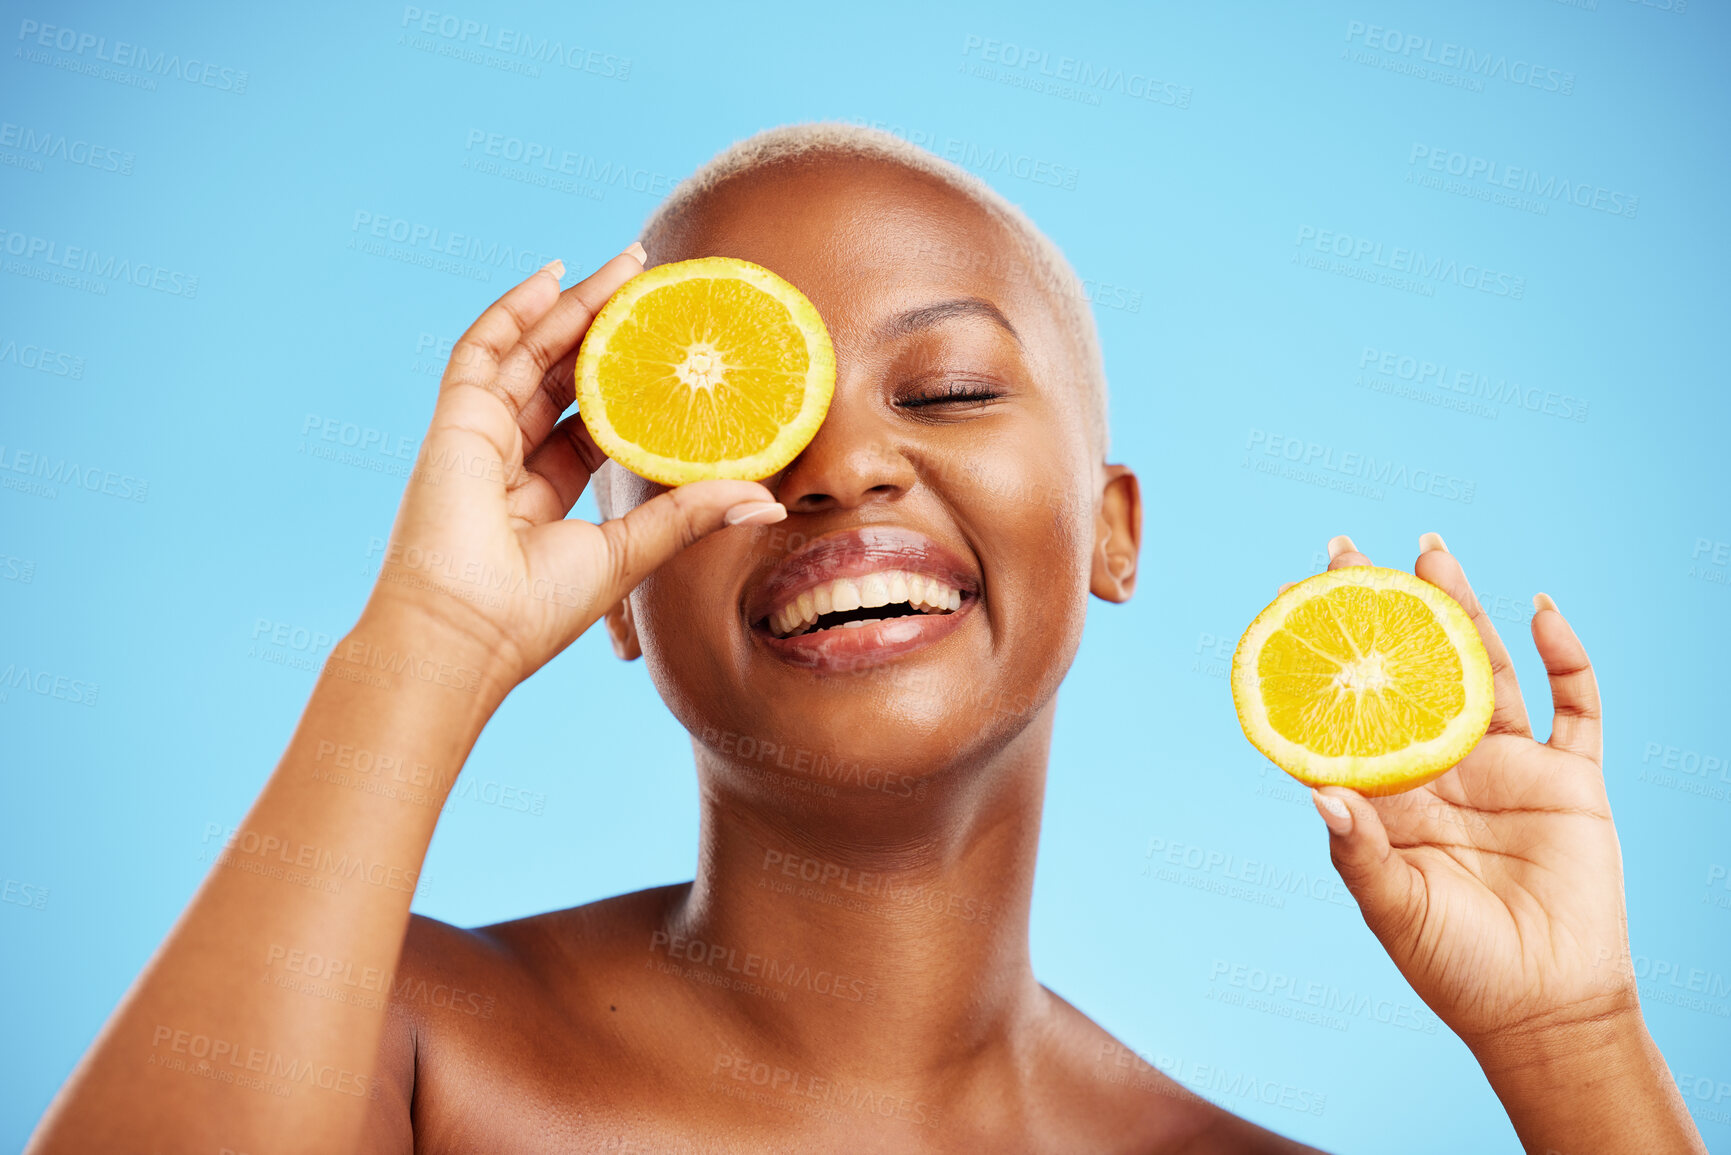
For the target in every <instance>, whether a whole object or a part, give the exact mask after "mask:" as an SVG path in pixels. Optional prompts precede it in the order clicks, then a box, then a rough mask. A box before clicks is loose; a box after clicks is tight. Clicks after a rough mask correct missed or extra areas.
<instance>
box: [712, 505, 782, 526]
mask: <svg viewBox="0 0 1731 1155" xmlns="http://www.w3.org/2000/svg"><path fill="white" fill-rule="evenodd" d="M786 516H787V507H786V506H785V505H783V504H781V502H779V501H742V502H740V503H739V504H738V505H736V506H733V507H732V508H731V509H729V510H728V511H727V512H726V513H725V514H723V515H722V518H721V520H722V521H725V522H726V523H727V524H728V525H769V524H771V523H773V522H777V521H780V520H781V519H782V518H784V517H786Z"/></svg>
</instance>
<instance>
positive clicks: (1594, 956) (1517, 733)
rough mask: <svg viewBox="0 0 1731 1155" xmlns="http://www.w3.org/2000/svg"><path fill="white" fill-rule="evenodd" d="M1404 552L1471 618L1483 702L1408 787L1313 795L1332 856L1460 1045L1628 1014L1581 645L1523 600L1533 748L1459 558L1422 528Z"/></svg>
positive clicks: (1590, 683)
mask: <svg viewBox="0 0 1731 1155" xmlns="http://www.w3.org/2000/svg"><path fill="white" fill-rule="evenodd" d="M1419 545H1420V548H1421V550H1422V552H1421V553H1420V554H1419V557H1418V561H1417V563H1416V564H1415V565H1414V566H1413V572H1414V573H1415V574H1417V575H1418V576H1419V577H1421V578H1423V579H1424V580H1426V581H1428V582H1430V583H1431V584H1432V585H1434V586H1438V587H1440V588H1441V589H1443V590H1444V591H1445V592H1447V593H1448V594H1449V595H1450V596H1452V597H1453V598H1454V599H1455V600H1456V601H1457V602H1459V603H1460V604H1461V606H1462V608H1463V609H1465V610H1466V612H1467V615H1468V616H1469V617H1470V618H1471V619H1472V622H1473V624H1474V625H1475V626H1476V627H1477V628H1478V631H1479V637H1480V639H1482V640H1483V642H1484V646H1485V651H1486V653H1487V654H1489V656H1490V660H1491V670H1492V673H1493V676H1494V681H1495V686H1496V706H1495V711H1494V712H1493V714H1492V715H1491V723H1490V729H1489V731H1488V732H1487V733H1486V734H1485V736H1484V738H1483V739H1481V740H1480V741H1479V743H1478V745H1476V746H1474V747H1473V749H1472V752H1471V753H1469V754H1468V755H1467V756H1466V758H1464V759H1463V760H1462V761H1461V762H1460V763H1459V764H1458V765H1456V766H1455V767H1454V768H1453V769H1451V770H1450V771H1449V772H1448V773H1446V774H1444V775H1442V776H1441V777H1440V778H1436V779H1433V780H1432V781H1431V782H1429V783H1427V784H1425V785H1424V786H1421V787H1418V788H1417V789H1414V790H1410V791H1407V792H1406V793H1404V794H1394V795H1389V796H1385V797H1377V798H1366V797H1363V796H1361V795H1359V794H1358V793H1356V792H1355V791H1352V790H1349V789H1346V788H1343V787H1338V786H1330V787H1325V788H1323V789H1322V790H1321V791H1319V792H1317V793H1318V794H1319V797H1318V799H1317V808H1318V810H1319V811H1320V812H1321V813H1322V816H1323V820H1324V821H1325V822H1327V823H1328V826H1329V830H1330V833H1331V839H1330V842H1331V852H1332V854H1333V857H1334V863H1335V866H1336V867H1337V868H1338V869H1339V871H1340V875H1341V878H1342V879H1343V880H1344V881H1345V883H1346V885H1347V887H1348V889H1350V890H1351V891H1352V894H1353V897H1354V898H1355V899H1357V901H1358V905H1359V909H1360V910H1361V911H1362V912H1363V914H1364V920H1365V922H1366V924H1367V925H1369V927H1370V929H1371V931H1372V932H1373V933H1375V935H1376V937H1377V938H1378V939H1380V940H1382V945H1383V946H1384V947H1385V948H1386V949H1387V950H1388V953H1389V956H1390V957H1391V958H1393V959H1394V962H1395V965H1396V966H1397V967H1399V968H1400V971H1401V973H1402V974H1403V975H1405V976H1406V979H1407V981H1408V982H1409V983H1411V984H1412V987H1413V990H1414V991H1416V992H1417V993H1418V995H1419V996H1420V997H1421V998H1423V999H1424V1001H1425V1002H1426V1003H1427V1004H1428V1005H1429V1006H1430V1008H1431V1009H1432V1010H1434V1011H1435V1012H1436V1013H1437V1015H1438V1016H1439V1017H1441V1018H1442V1020H1443V1021H1444V1022H1446V1023H1447V1024H1448V1025H1449V1026H1450V1027H1451V1028H1453V1029H1454V1031H1455V1033H1456V1034H1458V1035H1460V1036H1461V1038H1462V1040H1463V1041H1465V1042H1466V1043H1467V1045H1468V1046H1469V1047H1471V1048H1472V1049H1473V1051H1474V1052H1475V1054H1477V1053H1479V1052H1480V1050H1481V1048H1495V1047H1496V1046H1497V1045H1498V1043H1499V1040H1502V1039H1522V1040H1530V1039H1531V1037H1532V1036H1533V1034H1534V1032H1540V1033H1544V1032H1547V1031H1549V1030H1550V1029H1552V1028H1557V1029H1560V1030H1566V1029H1567V1028H1568V1027H1570V1026H1572V1025H1574V1024H1578V1023H1584V1022H1603V1021H1605V1020H1606V1019H1607V1018H1609V1017H1619V1016H1624V1015H1632V1016H1634V1017H1635V1018H1636V1019H1638V1018H1639V1014H1640V1010H1639V1003H1638V1001H1637V998H1636V994H1635V987H1634V977H1633V968H1632V966H1631V965H1630V960H1629V932H1628V920H1627V917H1626V915H1625V913H1624V905H1623V868H1622V856H1621V853H1620V851H1619V849H1618V846H1617V832H1616V830H1615V828H1614V827H1613V826H1612V824H1611V807H1610V803H1609V801H1608V799H1607V798H1606V796H1605V780H1604V774H1603V772H1602V770H1601V767H1600V763H1601V758H1602V746H1601V743H1600V734H1599V689H1598V684H1597V682H1596V681H1595V679H1594V677H1593V668H1592V665H1591V663H1590V662H1589V661H1588V660H1587V652H1586V650H1585V649H1584V648H1582V646H1581V642H1580V640H1579V639H1578V638H1576V637H1575V632H1574V630H1572V629H1570V628H1569V623H1568V622H1567V621H1565V620H1564V618H1563V615H1562V614H1561V613H1560V612H1558V610H1557V608H1556V605H1555V603H1554V602H1552V601H1551V599H1550V598H1549V597H1547V596H1545V595H1543V594H1540V595H1538V596H1537V597H1535V598H1534V605H1535V613H1534V614H1533V619H1532V631H1533V642H1534V644H1535V645H1536V646H1537V647H1538V651H1539V657H1540V659H1541V660H1543V662H1544V664H1545V671H1546V673H1547V674H1548V675H1549V676H1550V683H1551V705H1552V715H1553V716H1552V721H1551V736H1550V739H1549V741H1546V742H1539V741H1537V740H1536V739H1534V737H1533V731H1532V727H1531V726H1530V725H1529V724H1528V722H1527V709H1526V705H1525V704H1524V703H1523V702H1522V700H1521V688H1520V685H1519V684H1518V683H1517V682H1516V680H1515V671H1514V667H1513V666H1512V665H1511V664H1510V662H1509V653H1508V650H1507V649H1506V648H1505V647H1504V646H1503V643H1502V640H1501V639H1500V638H1498V637H1497V631H1496V629H1495V628H1494V627H1493V626H1492V625H1491V621H1490V618H1489V617H1487V616H1486V614H1485V611H1484V607H1482V606H1481V605H1480V604H1479V601H1478V598H1477V597H1475V596H1474V594H1473V591H1472V587H1471V586H1470V585H1468V584H1467V579H1466V574H1465V573H1463V572H1462V570H1461V567H1460V563H1459V562H1458V561H1456V560H1455V558H1454V555H1453V554H1451V553H1449V552H1448V549H1447V547H1446V546H1444V544H1443V541H1442V538H1440V537H1438V536H1437V535H1436V534H1434V533H1427V534H1425V535H1424V536H1423V537H1422V538H1420V539H1419ZM1329 553H1330V555H1331V560H1330V562H1329V566H1328V568H1329V569H1331V570H1332V569H1339V568H1341V567H1343V566H1355V565H1370V564H1371V562H1370V560H1369V559H1368V558H1366V557H1365V556H1364V555H1363V554H1361V553H1359V552H1357V550H1356V549H1355V548H1354V546H1353V544H1352V541H1351V539H1349V538H1345V537H1337V538H1335V539H1334V541H1332V542H1330V543H1329ZM1340 806H1344V811H1343V812H1340V813H1331V812H1330V811H1331V810H1334V809H1335V808H1336V807H1340Z"/></svg>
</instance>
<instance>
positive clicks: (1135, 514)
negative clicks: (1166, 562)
mask: <svg viewBox="0 0 1731 1155" xmlns="http://www.w3.org/2000/svg"><path fill="white" fill-rule="evenodd" d="M1105 478H1106V481H1105V486H1104V488H1102V490H1101V492H1100V513H1099V516H1098V517H1096V518H1095V521H1094V563H1093V569H1092V572H1091V573H1090V574H1089V579H1088V589H1089V591H1090V592H1091V593H1093V594H1094V596H1095V597H1098V598H1103V599H1104V600H1106V601H1109V602H1127V601H1129V600H1130V595H1131V594H1132V593H1134V592H1135V590H1136V562H1137V558H1138V556H1139V555H1140V553H1141V551H1142V487H1141V485H1140V483H1138V482H1137V480H1136V475H1135V474H1134V473H1132V472H1131V471H1130V467H1129V466H1126V465H1108V466H1106V471H1105Z"/></svg>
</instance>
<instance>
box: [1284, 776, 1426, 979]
mask: <svg viewBox="0 0 1731 1155" xmlns="http://www.w3.org/2000/svg"><path fill="white" fill-rule="evenodd" d="M1310 798H1311V801H1312V802H1314V803H1315V804H1316V812H1317V813H1318V814H1320V815H1322V821H1323V822H1324V823H1325V824H1327V826H1328V852H1329V856H1330V857H1331V858H1333V859H1334V868H1335V870H1337V871H1339V872H1340V880H1341V881H1342V882H1344V883H1346V888H1347V889H1348V890H1350V891H1351V892H1352V897H1353V898H1354V899H1355V900H1357V902H1358V909H1359V911H1360V913H1362V914H1363V915H1364V921H1365V925H1366V926H1368V927H1370V929H1371V933H1373V934H1375V935H1376V937H1377V938H1378V939H1380V940H1381V941H1382V944H1383V946H1384V947H1387V948H1388V949H1389V952H1390V953H1391V954H1393V953H1394V946H1395V944H1394V942H1393V941H1391V938H1399V937H1401V936H1402V934H1403V933H1404V932H1405V931H1406V930H1407V929H1408V928H1410V927H1412V926H1414V925H1415V920H1414V919H1413V917H1412V916H1413V912H1414V910H1415V903H1416V902H1417V901H1419V900H1420V899H1421V896H1422V894H1423V890H1422V880H1421V879H1420V878H1419V876H1418V872H1417V871H1416V870H1414V869H1413V867H1412V866H1411V865H1409V864H1408V863H1407V861H1406V859H1405V858H1404V857H1402V856H1401V855H1400V854H1398V853H1396V851H1395V849H1394V848H1393V847H1392V846H1390V845H1389V841H1388V831H1387V830H1386V829H1384V828H1383V825H1382V816H1381V815H1379V814H1378V813H1377V812H1376V808H1375V807H1374V806H1372V805H1371V804H1370V803H1369V802H1368V801H1367V800H1366V799H1365V797H1364V796H1363V795H1362V794H1360V793H1358V792H1357V791H1356V790H1348V789H1347V788H1346V787H1344V786H1325V787H1323V788H1322V789H1320V790H1315V789H1313V790H1311V792H1310ZM1396 957H1399V956H1396Z"/></svg>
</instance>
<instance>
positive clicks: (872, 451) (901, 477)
mask: <svg viewBox="0 0 1731 1155" xmlns="http://www.w3.org/2000/svg"><path fill="white" fill-rule="evenodd" d="M868 390H869V387H868V386H866V385H865V384H864V383H863V382H861V383H858V385H857V387H855V388H850V389H848V390H847V391H846V395H844V391H843V388H842V383H841V382H839V381H838V382H837V383H836V390H835V396H834V398H833V399H832V400H831V402H830V407H829V413H828V414H827V415H826V416H825V417H824V421H823V424H822V425H820V426H819V427H818V431H817V436H816V437H814V438H812V440H811V444H809V445H807V446H806V447H805V449H804V450H803V451H802V452H801V453H800V455H799V456H798V457H796V458H794V459H793V461H792V463H791V464H789V465H788V467H787V468H786V469H785V470H783V471H782V474H781V477H780V479H779V480H777V481H774V482H772V483H771V484H770V485H769V488H770V489H771V490H773V491H774V493H775V495H776V499H777V500H778V501H780V502H781V503H782V504H783V505H785V506H786V507H787V508H788V511H789V512H790V513H822V512H825V511H828V510H835V509H855V508H858V507H860V506H862V505H866V504H869V503H871V502H875V501H894V500H896V499H897V498H899V497H901V496H902V495H903V494H904V493H906V492H907V491H908V490H909V489H911V488H913V485H914V482H915V481H916V480H917V477H918V474H917V473H916V471H915V469H914V466H913V463H912V462H910V461H909V460H908V459H907V458H906V457H905V456H904V455H903V454H902V452H901V449H900V447H899V446H898V444H897V438H896V436H895V430H894V428H893V425H892V420H893V419H892V417H891V415H890V414H887V413H882V412H878V411H877V407H876V403H875V401H873V400H869V399H868V398H867V397H866V396H864V394H866V393H867V392H868Z"/></svg>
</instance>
